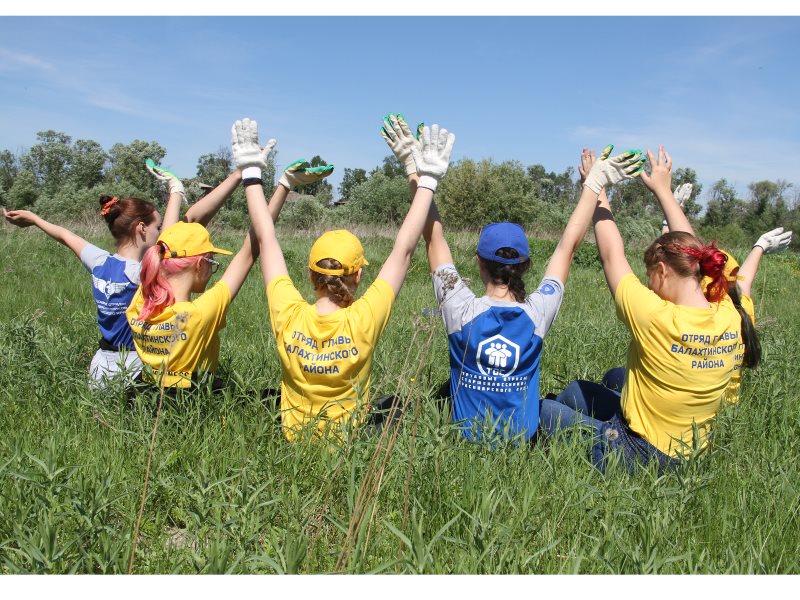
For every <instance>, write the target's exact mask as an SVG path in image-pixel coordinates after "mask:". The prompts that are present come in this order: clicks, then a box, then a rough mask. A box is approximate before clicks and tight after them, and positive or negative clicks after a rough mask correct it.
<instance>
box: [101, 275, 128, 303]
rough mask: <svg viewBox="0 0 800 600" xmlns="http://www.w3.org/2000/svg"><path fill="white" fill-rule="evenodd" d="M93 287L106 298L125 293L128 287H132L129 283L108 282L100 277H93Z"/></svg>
mask: <svg viewBox="0 0 800 600" xmlns="http://www.w3.org/2000/svg"><path fill="white" fill-rule="evenodd" d="M92 285H94V287H95V289H96V290H98V291H99V292H101V293H102V294H103V295H104V296H105V297H106V298H108V297H109V296H113V295H114V294H119V293H120V292H124V291H125V290H126V289H128V287H129V286H130V285H131V284H130V283H129V282H127V281H124V282H119V281H106V280H105V279H100V278H99V277H97V276H95V275H94V274H93V275H92Z"/></svg>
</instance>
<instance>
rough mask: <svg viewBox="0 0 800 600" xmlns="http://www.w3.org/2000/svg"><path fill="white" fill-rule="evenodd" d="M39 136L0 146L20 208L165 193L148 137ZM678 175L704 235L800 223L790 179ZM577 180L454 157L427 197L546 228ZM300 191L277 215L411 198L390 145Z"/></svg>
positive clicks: (632, 210)
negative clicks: (742, 186)
mask: <svg viewBox="0 0 800 600" xmlns="http://www.w3.org/2000/svg"><path fill="white" fill-rule="evenodd" d="M36 140H37V143H36V144H34V145H33V146H32V147H31V148H30V149H28V150H26V151H23V152H20V153H18V154H15V153H13V152H11V151H10V150H2V151H0V204H2V205H4V206H6V207H9V208H27V209H30V210H33V211H35V212H38V213H40V214H41V215H42V216H44V217H45V218H51V219H80V218H85V217H87V216H88V215H89V214H90V213H91V212H93V211H96V209H97V199H98V197H99V196H100V195H101V194H113V195H118V196H137V197H141V198H145V199H151V200H153V199H154V200H156V201H157V202H163V201H164V199H165V193H164V191H163V190H161V189H160V188H159V183H158V181H157V180H155V179H154V178H153V177H152V176H151V175H150V174H149V173H148V172H147V170H146V169H145V168H144V162H145V160H146V159H147V158H152V159H153V160H154V161H156V163H160V162H161V161H162V160H163V159H164V157H165V156H166V154H167V151H166V149H165V148H164V147H163V146H161V144H159V143H158V142H156V141H149V142H146V141H143V140H138V139H137V140H133V141H132V142H130V143H128V144H122V143H117V144H114V145H113V146H111V148H110V149H108V150H105V149H104V148H103V147H102V146H101V145H100V144H99V143H97V142H96V141H94V140H83V139H78V140H75V141H73V139H72V137H71V136H69V135H67V134H66V133H63V132H59V131H53V130H47V131H40V132H38V133H37V134H36ZM309 162H310V163H311V165H312V166H320V165H325V164H328V163H327V162H326V161H325V160H324V159H322V157H320V156H315V157H313V158H312V159H311V161H309ZM232 169H233V160H232V156H231V152H230V149H229V148H225V147H221V148H219V149H218V150H217V151H215V152H211V153H207V154H203V155H202V156H200V157H199V158H198V160H197V169H196V174H195V175H194V176H193V177H190V178H185V179H184V184H185V186H186V190H187V196H188V199H189V201H193V200H195V199H197V198H199V197H200V196H201V195H202V194H203V193H204V192H205V189H204V187H202V185H201V184H205V185H208V186H211V187H214V186H216V185H217V184H219V183H220V182H221V181H222V180H223V179H225V177H227V176H228V174H229V173H230V172H231V170H232ZM275 176H276V173H275V166H274V163H273V164H272V165H271V168H270V170H269V171H268V172H266V173H264V181H265V184H264V187H265V190H264V191H265V194H267V196H269V195H270V194H271V193H272V189H273V186H274V182H275ZM682 183H691V184H692V185H693V191H692V195H691V197H690V198H689V199H688V200H687V202H686V204H685V206H684V210H685V212H686V214H687V215H688V216H689V218H690V219H691V220H692V221H693V224H694V225H695V226H696V227H697V228H698V231H699V232H700V234H701V235H702V236H703V237H706V238H709V239H714V238H718V239H721V240H723V241H724V242H725V243H727V244H739V243H741V244H746V243H747V242H748V240H750V238H753V239H755V238H757V237H758V235H760V234H761V233H763V232H764V231H767V230H769V229H772V228H774V227H778V226H783V227H785V228H787V229H793V230H795V231H797V230H800V206H799V204H800V203H799V202H798V199H799V197H800V196H799V194H798V190H797V189H796V188H795V187H794V186H793V184H791V183H789V182H788V181H785V180H782V179H779V180H776V181H769V180H763V181H756V182H752V183H750V184H749V185H748V186H747V192H746V194H745V196H744V197H741V196H740V194H739V193H738V192H737V190H736V189H735V188H734V187H733V186H732V185H730V184H729V183H728V182H727V181H726V180H725V179H720V180H719V181H717V182H715V183H714V184H713V185H712V186H711V189H710V190H709V191H708V193H707V194H706V200H707V201H706V207H705V211H703V210H702V206H701V204H700V203H699V202H698V198H700V197H701V194H702V193H703V186H702V185H701V184H700V183H699V182H698V178H697V173H696V172H695V170H694V169H691V168H680V169H676V170H675V172H674V174H673V185H674V186H678V185H679V184H682ZM579 190H580V183H579V181H578V178H577V174H576V172H575V169H574V168H573V167H567V168H566V169H564V170H563V171H561V172H555V171H548V170H547V169H546V168H545V167H544V166H542V165H529V166H526V165H524V164H523V163H521V162H519V161H516V160H510V161H504V162H494V161H493V160H491V159H481V160H474V159H471V158H463V159H461V160H459V161H458V162H456V163H455V164H453V165H451V167H450V169H449V171H448V173H447V176H446V177H445V179H444V181H443V182H442V184H441V186H440V187H439V190H438V191H437V194H436V202H437V204H438V206H439V210H440V212H441V214H442V218H443V221H444V223H446V225H447V227H449V228H450V227H452V228H455V229H477V228H480V227H481V226H483V225H484V224H486V223H489V222H492V221H503V220H506V221H517V222H519V223H522V224H524V225H525V226H526V227H527V228H529V229H531V230H535V231H537V232H541V233H554V234H555V233H559V232H560V231H561V230H562V229H563V227H564V225H565V224H566V221H567V219H568V217H569V214H570V212H571V210H572V207H573V205H574V202H575V201H576V199H577V196H578V194H579ZM299 191H300V193H301V195H300V197H299V198H298V199H297V200H295V201H293V202H290V203H288V205H287V206H286V207H285V208H284V212H283V214H282V216H281V220H282V221H283V222H284V223H286V224H288V225H290V226H296V227H306V228H317V229H321V228H324V227H329V226H330V227H335V226H346V225H347V224H348V223H369V224H378V225H381V224H384V225H398V224H399V223H400V221H401V220H402V218H403V216H404V215H405V213H406V210H407V205H408V201H409V196H408V187H407V183H406V177H405V171H404V169H403V167H402V165H400V164H399V163H398V162H397V160H396V159H395V157H394V156H387V157H386V158H384V159H383V162H382V163H381V164H380V165H377V166H375V167H374V168H373V169H371V170H370V171H369V172H368V171H367V170H366V169H363V168H345V169H344V174H343V178H342V182H341V185H340V186H339V189H338V193H339V198H340V202H339V203H340V205H338V206H337V205H334V204H333V189H332V186H331V185H330V184H329V183H327V182H325V181H320V182H318V183H316V184H314V185H312V186H308V187H307V188H306V189H302V190H299ZM609 195H610V199H611V203H612V206H613V207H614V210H615V215H616V216H617V219H618V220H619V221H620V224H621V225H623V224H624V225H627V229H628V230H629V231H633V232H636V231H641V232H642V234H643V235H644V236H648V237H649V236H652V235H653V234H654V232H655V231H657V229H658V226H659V224H660V221H661V218H662V215H661V209H660V208H659V206H658V202H657V201H656V200H655V198H654V197H653V196H652V194H651V193H650V192H649V190H647V188H646V187H645V186H644V184H643V183H642V182H641V180H640V179H638V178H636V179H632V180H628V181H626V182H623V183H621V184H618V185H616V186H614V188H613V189H612V190H611V191H610V194H609ZM342 201H343V202H342ZM217 222H218V223H221V224H227V225H230V226H234V227H243V226H245V225H246V223H247V207H246V203H245V199H244V193H243V191H242V190H241V188H240V189H238V190H237V191H236V193H234V195H233V196H232V197H231V198H230V200H229V201H228V202H227V205H226V206H225V207H224V208H223V209H222V210H221V211H220V213H219V216H218V219H217ZM750 241H752V240H750ZM799 244H800V237H796V240H795V242H794V243H793V245H794V246H795V247H798V245H799Z"/></svg>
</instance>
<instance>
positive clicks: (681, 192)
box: [672, 183, 694, 208]
mask: <svg viewBox="0 0 800 600" xmlns="http://www.w3.org/2000/svg"><path fill="white" fill-rule="evenodd" d="M693 188H694V186H693V185H692V184H691V183H683V184H681V185H679V186H678V187H676V188H675V191H674V192H673V193H672V195H673V196H675V201H676V202H677V203H678V206H680V207H681V208H683V206H684V204H686V201H687V200H688V199H689V196H691V195H692V189H693Z"/></svg>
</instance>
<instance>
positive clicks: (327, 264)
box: [311, 258, 356, 308]
mask: <svg viewBox="0 0 800 600" xmlns="http://www.w3.org/2000/svg"><path fill="white" fill-rule="evenodd" d="M316 264H317V266H318V267H321V268H323V269H341V268H342V263H340V262H339V261H338V260H336V259H334V258H323V259H322V260H318V261H317V263H316ZM311 284H312V285H313V286H314V289H315V290H317V291H323V293H324V294H325V295H326V296H327V297H328V298H330V299H331V301H333V302H334V303H335V304H337V305H338V306H340V307H342V308H347V307H348V306H350V305H351V304H352V303H353V300H354V297H353V294H354V293H355V291H356V273H351V274H350V275H325V274H324V273H317V272H316V271H313V270H312V271H311Z"/></svg>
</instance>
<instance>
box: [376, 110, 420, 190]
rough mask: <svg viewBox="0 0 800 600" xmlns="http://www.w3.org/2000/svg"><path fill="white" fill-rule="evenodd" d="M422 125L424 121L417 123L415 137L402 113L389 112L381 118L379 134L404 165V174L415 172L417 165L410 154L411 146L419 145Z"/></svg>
mask: <svg viewBox="0 0 800 600" xmlns="http://www.w3.org/2000/svg"><path fill="white" fill-rule="evenodd" d="M423 126H424V123H420V124H419V125H417V135H416V137H415V136H414V134H413V133H412V132H411V128H410V127H409V126H408V123H406V120H405V119H404V118H403V115H400V114H398V115H395V114H394V113H389V114H388V115H387V116H386V117H384V119H383V127H381V136H382V137H383V139H384V140H386V144H387V145H388V146H389V148H390V149H391V151H392V153H393V154H394V155H395V156H396V157H397V160H398V161H400V164H401V165H403V166H404V167H405V169H406V175H411V174H413V173H416V172H417V165H416V164H415V163H414V157H413V156H412V155H411V148H412V147H414V146H417V147H421V142H420V141H419V136H420V134H421V133H422V128H423Z"/></svg>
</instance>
